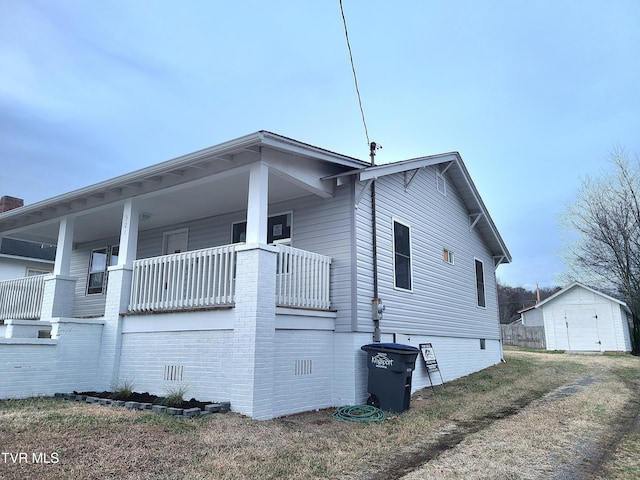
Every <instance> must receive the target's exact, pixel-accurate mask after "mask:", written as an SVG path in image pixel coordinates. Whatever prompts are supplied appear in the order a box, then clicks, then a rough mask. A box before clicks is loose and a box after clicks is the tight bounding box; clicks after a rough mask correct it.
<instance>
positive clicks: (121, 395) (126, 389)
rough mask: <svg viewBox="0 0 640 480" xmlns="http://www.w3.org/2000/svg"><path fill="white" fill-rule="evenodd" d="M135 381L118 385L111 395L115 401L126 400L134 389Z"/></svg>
mask: <svg viewBox="0 0 640 480" xmlns="http://www.w3.org/2000/svg"><path fill="white" fill-rule="evenodd" d="M134 386H135V385H134V383H133V380H124V381H122V382H121V383H118V384H117V385H116V388H115V389H114V390H113V394H112V395H111V396H112V398H113V400H126V399H127V398H129V396H130V395H131V392H133V389H134Z"/></svg>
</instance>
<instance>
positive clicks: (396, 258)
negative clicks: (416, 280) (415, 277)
mask: <svg viewBox="0 0 640 480" xmlns="http://www.w3.org/2000/svg"><path fill="white" fill-rule="evenodd" d="M393 268H394V272H395V282H394V283H395V287H396V288H399V289H402V290H409V291H410V290H411V229H410V227H409V226H408V225H405V224H403V223H400V222H398V221H396V220H394V221H393Z"/></svg>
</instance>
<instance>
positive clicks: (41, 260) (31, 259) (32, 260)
mask: <svg viewBox="0 0 640 480" xmlns="http://www.w3.org/2000/svg"><path fill="white" fill-rule="evenodd" d="M0 258H8V259H11V260H23V261H26V262H30V263H46V264H47V265H53V264H54V263H55V261H54V260H46V259H44V258H36V257H23V256H22V255H9V254H7V253H0Z"/></svg>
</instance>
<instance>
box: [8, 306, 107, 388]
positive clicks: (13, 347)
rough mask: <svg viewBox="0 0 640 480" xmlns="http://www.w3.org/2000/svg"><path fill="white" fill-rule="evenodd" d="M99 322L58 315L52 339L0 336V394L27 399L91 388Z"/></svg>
mask: <svg viewBox="0 0 640 480" xmlns="http://www.w3.org/2000/svg"><path fill="white" fill-rule="evenodd" d="M101 335H102V322H100V321H97V320H86V319H84V320H83V319H69V318H59V319H54V320H53V321H52V330H51V339H45V338H7V339H0V364H1V365H2V375H0V395H1V397H2V398H27V397H33V396H41V395H53V394H54V393H56V392H71V391H73V390H78V391H80V390H94V389H95V388H96V383H97V381H96V369H97V352H98V348H99V346H100V338H101Z"/></svg>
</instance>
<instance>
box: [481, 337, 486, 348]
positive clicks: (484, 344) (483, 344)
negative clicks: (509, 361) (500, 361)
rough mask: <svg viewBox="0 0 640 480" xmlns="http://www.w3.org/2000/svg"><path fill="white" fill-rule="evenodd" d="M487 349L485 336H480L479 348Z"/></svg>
mask: <svg viewBox="0 0 640 480" xmlns="http://www.w3.org/2000/svg"><path fill="white" fill-rule="evenodd" d="M486 349H487V340H486V339H485V338H481V339H480V350H486Z"/></svg>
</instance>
